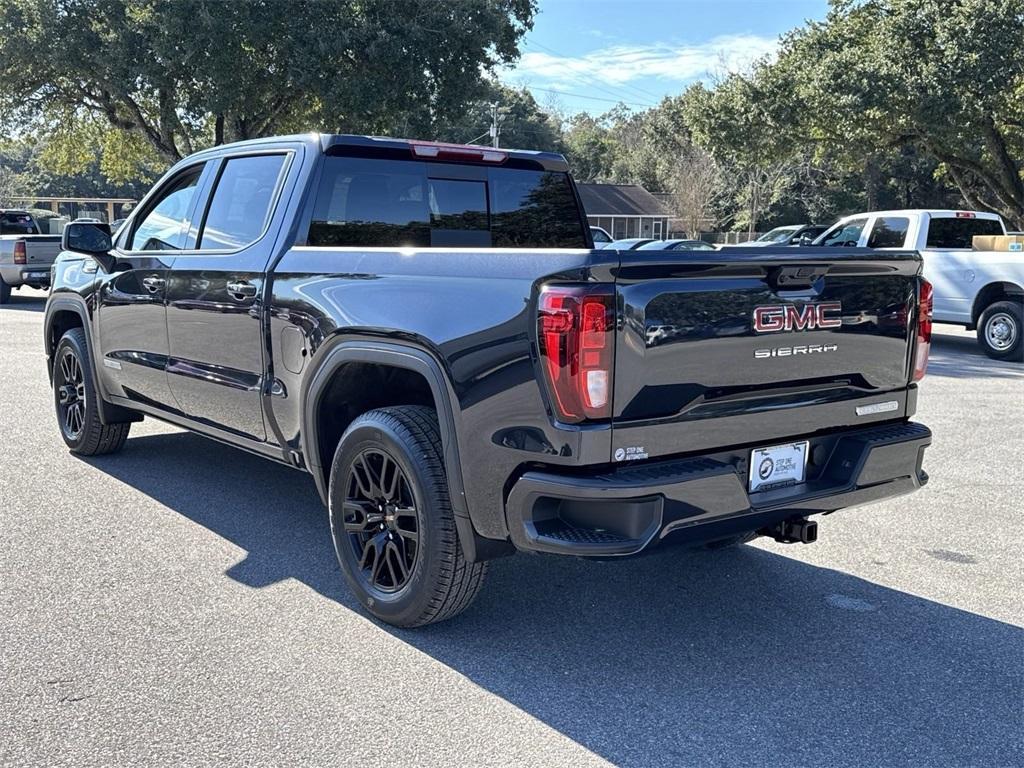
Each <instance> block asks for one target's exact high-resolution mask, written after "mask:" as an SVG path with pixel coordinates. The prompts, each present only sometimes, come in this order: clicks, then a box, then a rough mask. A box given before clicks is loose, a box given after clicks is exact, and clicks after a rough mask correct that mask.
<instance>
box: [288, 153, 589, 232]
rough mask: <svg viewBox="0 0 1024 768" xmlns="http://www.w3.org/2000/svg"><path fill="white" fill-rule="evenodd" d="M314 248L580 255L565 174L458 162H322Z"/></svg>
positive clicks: (579, 223) (576, 214)
mask: <svg viewBox="0 0 1024 768" xmlns="http://www.w3.org/2000/svg"><path fill="white" fill-rule="evenodd" d="M308 242H309V244H310V245H313V246H333V247H344V246H356V247H359V246H362V247H385V248H400V247H416V248H425V247H477V248H586V247H588V242H587V237H586V234H585V233H584V222H583V218H582V216H581V213H580V210H579V207H578V206H577V203H576V196H575V194H574V192H573V189H572V185H571V183H570V181H569V175H568V174H567V173H564V172H558V171H545V170H527V169H522V168H510V167H486V166H476V165H468V164H466V165H464V164H458V163H441V162H427V161H419V160H392V159H382V158H375V157H374V158H364V157H346V156H328V157H326V158H325V159H324V168H323V173H322V175H321V180H320V186H319V189H318V191H317V198H316V203H315V205H314V209H313V217H312V221H311V222H310V229H309V238H308Z"/></svg>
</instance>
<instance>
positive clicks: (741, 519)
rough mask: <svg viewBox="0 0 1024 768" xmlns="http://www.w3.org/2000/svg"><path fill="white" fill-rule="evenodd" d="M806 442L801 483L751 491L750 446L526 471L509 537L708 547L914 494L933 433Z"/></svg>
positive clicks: (878, 433) (891, 431) (897, 431)
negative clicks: (573, 469)
mask: <svg viewBox="0 0 1024 768" xmlns="http://www.w3.org/2000/svg"><path fill="white" fill-rule="evenodd" d="M807 439H808V440H809V441H810V451H809V453H810V457H811V459H810V462H809V464H808V467H807V480H806V482H804V483H801V484H799V485H792V486H788V487H785V488H776V489H772V490H765V491H758V492H756V493H748V491H747V481H746V479H747V473H748V465H749V460H750V450H751V449H752V448H754V447H756V446H747V447H744V448H737V449H734V450H730V451H723V452H718V453H711V454H707V455H705V456H698V457H688V458H684V459H677V460H670V461H658V462H651V463H644V464H642V465H634V466H630V465H620V466H619V467H617V468H615V469H612V470H610V471H607V472H604V473H601V474H589V475H569V474H564V473H550V472H544V471H529V472H526V473H525V474H524V475H522V476H521V477H520V478H519V480H517V481H516V483H515V484H514V485H513V487H512V489H511V491H510V493H509V495H508V499H507V501H506V505H505V512H506V516H507V518H508V527H509V532H510V535H511V537H512V541H513V543H514V544H515V545H516V547H518V548H519V549H523V550H533V551H539V552H551V553H556V554H569V555H590V556H600V557H607V556H615V555H631V554H636V553H638V552H640V551H641V550H643V549H645V548H646V547H649V546H652V545H654V544H657V543H658V542H660V541H661V540H663V539H666V538H671V539H674V540H683V541H688V542H691V543H700V542H702V541H711V540H714V539H718V538H723V537H727V536H730V535H733V534H738V533H742V532H744V531H751V530H757V529H760V528H762V527H768V526H771V525H773V524H775V523H777V522H780V521H782V520H786V519H788V518H791V517H806V516H807V515H813V514H819V513H828V512H834V511H836V510H839V509H843V508H846V507H852V506H858V505H861V504H867V503H870V502H874V501H879V500H881V499H887V498H890V497H892V496H899V495H901V494H905V493H910V492H911V491H914V490H916V489H917V488H919V487H921V486H922V485H924V484H925V483H926V482H927V481H928V476H927V474H926V473H925V472H924V471H923V470H922V469H921V463H922V459H923V456H924V449H925V448H926V447H927V446H928V445H930V444H931V440H932V435H931V431H930V430H929V429H928V428H927V427H925V426H923V425H921V424H916V423H913V422H904V423H900V424H889V425H885V426H879V427H874V428H870V429H859V430H849V431H844V432H839V433H834V434H831V435H824V436H818V437H811V438H807ZM775 442H786V441H785V440H780V441H775Z"/></svg>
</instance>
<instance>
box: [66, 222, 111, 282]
mask: <svg viewBox="0 0 1024 768" xmlns="http://www.w3.org/2000/svg"><path fill="white" fill-rule="evenodd" d="M60 245H61V248H63V249H64V250H65V251H74V252H75V253H84V254H85V255H86V256H92V257H93V258H94V259H96V261H97V262H99V265H100V266H101V267H103V270H104V271H105V272H110V271H112V270H113V268H114V264H115V262H116V261H117V259H116V258H115V257H114V256H113V255H112V254H111V253H110V251H111V250H112V249H113V247H114V242H113V240H112V239H111V237H110V225H109V224H104V223H102V222H92V221H72V222H71V223H70V224H68V225H67V226H66V227H64V232H63V234H62V235H61V241H60Z"/></svg>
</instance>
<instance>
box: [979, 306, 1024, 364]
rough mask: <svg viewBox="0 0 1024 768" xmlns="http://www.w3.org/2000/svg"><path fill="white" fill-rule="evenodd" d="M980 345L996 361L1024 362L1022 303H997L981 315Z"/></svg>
mask: <svg viewBox="0 0 1024 768" xmlns="http://www.w3.org/2000/svg"><path fill="white" fill-rule="evenodd" d="M978 343H979V344H980V345H981V348H982V349H983V350H985V354H986V355H988V356H989V357H991V358H993V359H995V360H1014V361H1017V362H1021V361H1022V360H1024V320H1022V312H1021V302H1019V301H997V302H995V303H993V304H990V305H989V306H988V307H986V308H985V311H984V312H982V313H981V318H980V319H979V320H978Z"/></svg>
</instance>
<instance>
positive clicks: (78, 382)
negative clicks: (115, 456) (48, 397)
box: [53, 328, 131, 456]
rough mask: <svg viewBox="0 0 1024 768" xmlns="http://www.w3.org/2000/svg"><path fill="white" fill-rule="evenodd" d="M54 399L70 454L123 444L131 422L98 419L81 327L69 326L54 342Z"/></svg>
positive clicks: (107, 450)
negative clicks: (69, 328) (116, 422)
mask: <svg viewBox="0 0 1024 768" xmlns="http://www.w3.org/2000/svg"><path fill="white" fill-rule="evenodd" d="M53 403H54V409H55V410H56V412H57V426H58V427H59V428H60V435H61V437H62V438H63V439H64V443H65V444H66V445H67V447H68V448H69V449H70V450H71V452H72V453H73V454H75V455H77V456H101V455H103V454H106V453H115V452H117V451H119V450H121V448H123V447H124V442H125V440H127V439H128V430H129V429H130V428H131V423H130V422H125V423H123V424H104V423H103V422H101V421H100V414H99V400H98V395H97V393H96V388H95V387H94V386H93V378H92V361H91V359H90V358H89V347H88V344H87V343H86V341H85V331H83V330H82V329H81V328H72V329H71V330H69V331H68V332H67V333H65V334H64V335H63V336H62V337H61V340H60V342H58V344H57V351H56V352H55V353H54V358H53Z"/></svg>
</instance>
